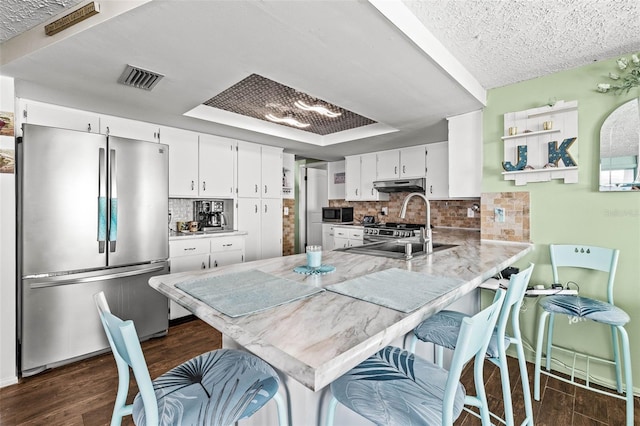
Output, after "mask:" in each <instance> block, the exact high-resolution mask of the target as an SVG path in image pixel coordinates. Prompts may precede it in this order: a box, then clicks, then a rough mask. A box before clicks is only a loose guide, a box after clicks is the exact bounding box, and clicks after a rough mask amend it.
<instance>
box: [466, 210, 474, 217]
mask: <svg viewBox="0 0 640 426" xmlns="http://www.w3.org/2000/svg"><path fill="white" fill-rule="evenodd" d="M467 217H473V209H472V208H468V209H467Z"/></svg>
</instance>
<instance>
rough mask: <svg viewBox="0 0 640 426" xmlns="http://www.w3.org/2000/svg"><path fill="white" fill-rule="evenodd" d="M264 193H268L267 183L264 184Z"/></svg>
mask: <svg viewBox="0 0 640 426" xmlns="http://www.w3.org/2000/svg"><path fill="white" fill-rule="evenodd" d="M264 193H265V194H266V193H267V185H265V186H264Z"/></svg>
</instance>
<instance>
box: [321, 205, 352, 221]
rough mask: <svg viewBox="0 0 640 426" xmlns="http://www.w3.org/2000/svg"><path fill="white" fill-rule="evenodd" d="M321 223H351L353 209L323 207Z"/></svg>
mask: <svg viewBox="0 0 640 426" xmlns="http://www.w3.org/2000/svg"><path fill="white" fill-rule="evenodd" d="M322 221H323V222H340V223H347V222H353V207H323V208H322Z"/></svg>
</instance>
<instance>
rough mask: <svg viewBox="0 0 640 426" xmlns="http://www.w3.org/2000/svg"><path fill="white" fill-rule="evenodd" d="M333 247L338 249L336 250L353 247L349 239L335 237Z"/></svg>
mask: <svg viewBox="0 0 640 426" xmlns="http://www.w3.org/2000/svg"><path fill="white" fill-rule="evenodd" d="M333 245H334V248H336V249H340V248H347V247H351V246H350V245H349V239H348V238H343V237H338V236H334V237H333Z"/></svg>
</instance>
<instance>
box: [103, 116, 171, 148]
mask: <svg viewBox="0 0 640 426" xmlns="http://www.w3.org/2000/svg"><path fill="white" fill-rule="evenodd" d="M100 131H101V132H102V133H104V134H109V135H111V136H120V137H121V138H129V139H139V140H142V141H148V142H158V141H159V139H160V126H158V125H157V124H151V123H145V122H144V121H136V120H129V119H128V118H121V117H114V116H111V115H103V116H101V117H100Z"/></svg>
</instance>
